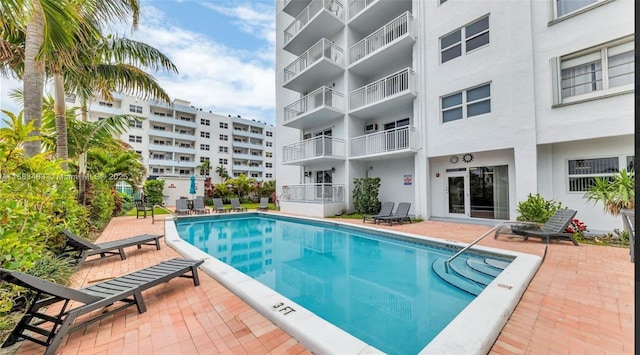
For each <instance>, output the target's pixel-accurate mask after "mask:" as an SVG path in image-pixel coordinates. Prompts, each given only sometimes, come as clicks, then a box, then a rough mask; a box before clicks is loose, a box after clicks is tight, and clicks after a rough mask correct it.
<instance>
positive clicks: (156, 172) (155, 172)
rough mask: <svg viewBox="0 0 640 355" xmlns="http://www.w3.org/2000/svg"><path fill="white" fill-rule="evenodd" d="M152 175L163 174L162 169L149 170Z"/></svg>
mask: <svg viewBox="0 0 640 355" xmlns="http://www.w3.org/2000/svg"><path fill="white" fill-rule="evenodd" d="M151 171H153V173H154V174H164V168H153V169H151Z"/></svg>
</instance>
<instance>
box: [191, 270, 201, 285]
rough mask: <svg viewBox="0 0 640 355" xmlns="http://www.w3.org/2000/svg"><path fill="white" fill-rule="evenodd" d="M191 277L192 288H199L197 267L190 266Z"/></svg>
mask: <svg viewBox="0 0 640 355" xmlns="http://www.w3.org/2000/svg"><path fill="white" fill-rule="evenodd" d="M191 275H192V276H193V286H199V285H200V278H199V277H198V267H197V266H192V267H191Z"/></svg>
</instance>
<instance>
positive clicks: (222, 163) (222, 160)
mask: <svg viewBox="0 0 640 355" xmlns="http://www.w3.org/2000/svg"><path fill="white" fill-rule="evenodd" d="M218 164H220V165H227V164H229V161H228V160H227V159H224V158H220V159H218Z"/></svg>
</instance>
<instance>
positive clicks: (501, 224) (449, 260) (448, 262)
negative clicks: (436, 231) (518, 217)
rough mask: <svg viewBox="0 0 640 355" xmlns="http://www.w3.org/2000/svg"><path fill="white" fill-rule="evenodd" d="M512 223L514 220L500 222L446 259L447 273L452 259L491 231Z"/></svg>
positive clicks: (445, 267)
mask: <svg viewBox="0 0 640 355" xmlns="http://www.w3.org/2000/svg"><path fill="white" fill-rule="evenodd" d="M510 224H513V222H503V223H500V224H498V225H497V226H495V227H493V228H491V229H489V230H488V231H486V232H485V233H484V234H483V235H481V236H480V237H478V239H476V240H474V241H473V242H472V243H471V244H469V245H467V246H466V247H464V248H462V249H460V250H459V251H458V252H457V253H455V254H453V256H451V257H450V258H449V259H447V260H445V262H444V269H445V271H446V273H447V274H448V273H449V268H450V266H449V264H451V261H452V260H453V259H455V258H457V257H458V256H460V254H462V253H464V252H465V251H467V250H469V249H470V248H471V247H472V246H474V245H476V244H477V243H478V242H479V241H481V240H482V239H483V238H484V237H486V236H488V235H489V234H491V232H495V231H497V230H498V229H500V228H502V227H504V226H508V225H510Z"/></svg>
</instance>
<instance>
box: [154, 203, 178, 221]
mask: <svg viewBox="0 0 640 355" xmlns="http://www.w3.org/2000/svg"><path fill="white" fill-rule="evenodd" d="M156 207H158V208H161V209H163V210H165V211H167V212H169V214H170V215H173V216H175V213H174V212H173V211H172V210H170V209H168V208H166V207H164V206H161V205H153V209H154V210H155V209H156ZM154 223H156V218H155V213H153V211H151V224H154Z"/></svg>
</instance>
